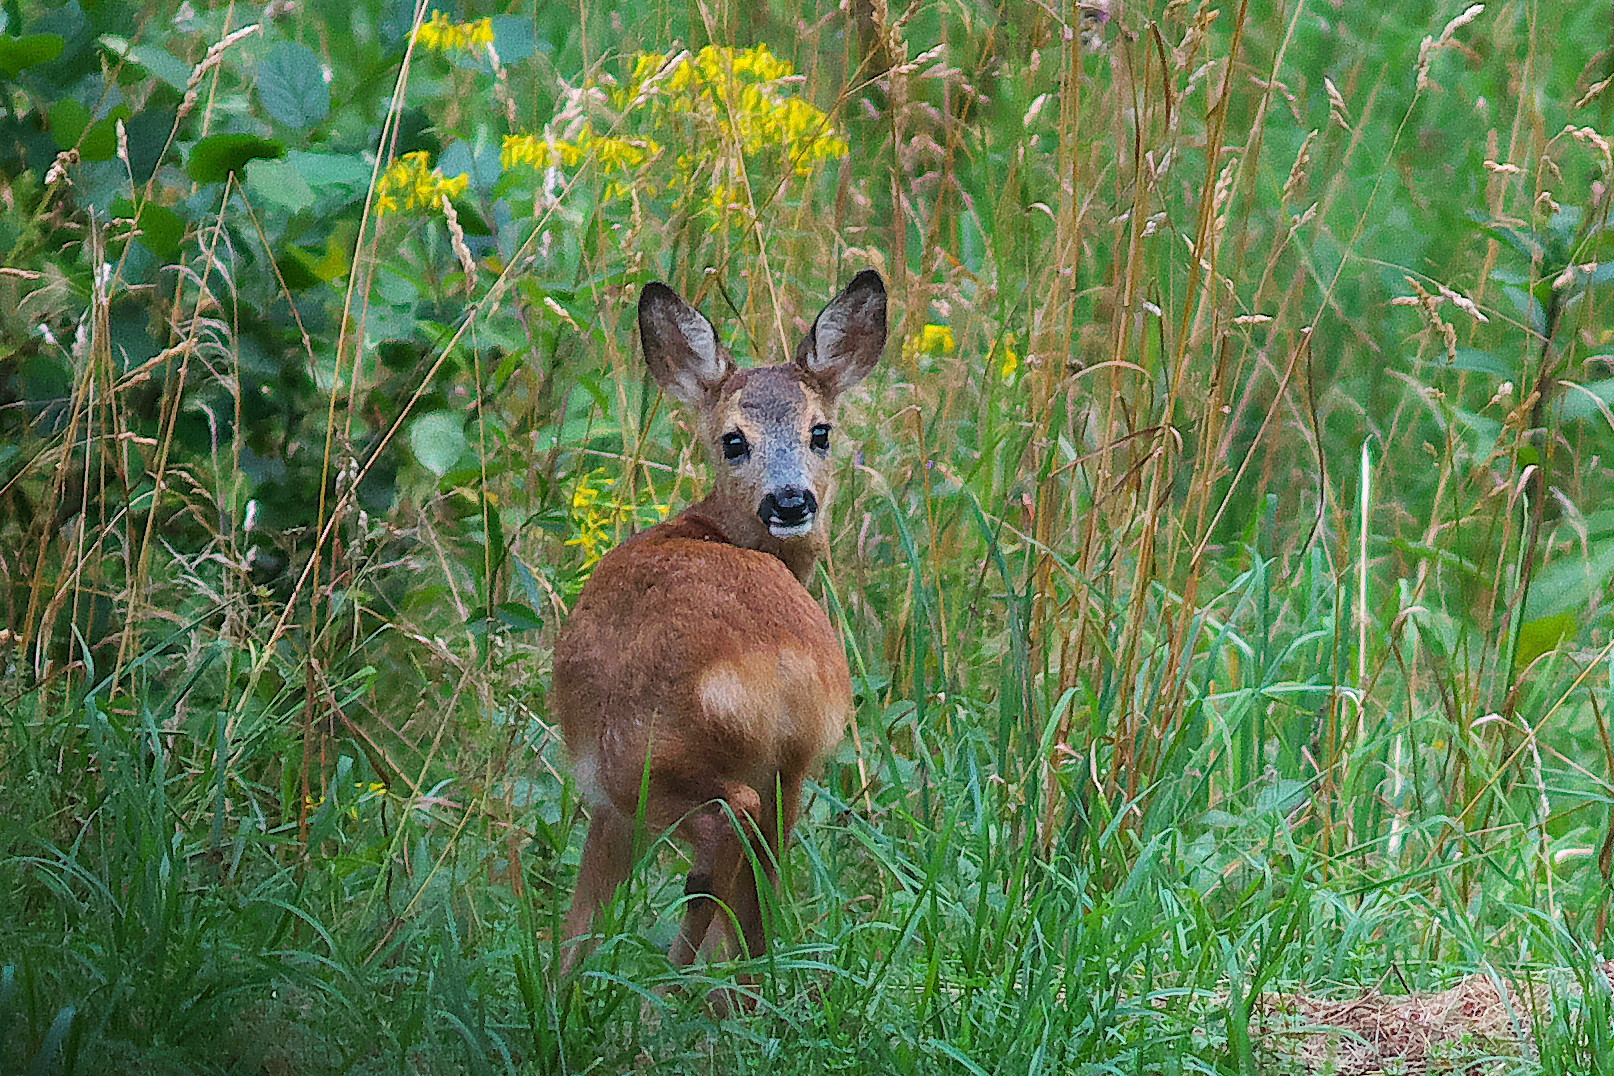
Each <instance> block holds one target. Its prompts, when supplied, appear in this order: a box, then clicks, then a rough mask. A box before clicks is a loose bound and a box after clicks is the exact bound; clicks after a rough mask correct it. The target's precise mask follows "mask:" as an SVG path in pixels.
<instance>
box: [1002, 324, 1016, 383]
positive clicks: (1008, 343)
mask: <svg viewBox="0 0 1614 1076" xmlns="http://www.w3.org/2000/svg"><path fill="white" fill-rule="evenodd" d="M1018 369H1020V353H1019V352H1018V351H1016V350H1014V334H1013V333H1004V334H1003V335H1002V336H1000V337H998V376H999V377H1001V378H1002V379H1003V380H1004V381H1005V382H1010V381H1013V380H1014V373H1015V371H1016V370H1018Z"/></svg>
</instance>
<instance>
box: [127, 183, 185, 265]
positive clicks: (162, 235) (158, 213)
mask: <svg viewBox="0 0 1614 1076" xmlns="http://www.w3.org/2000/svg"><path fill="white" fill-rule="evenodd" d="M112 215H113V216H115V217H123V218H125V219H128V218H134V220H135V229H136V230H137V231H138V232H139V233H140V234H139V235H137V236H135V238H136V239H138V240H139V241H140V242H141V244H142V245H144V246H145V248H146V249H147V250H149V251H151V252H152V253H153V254H155V255H157V257H159V258H162V259H164V260H169V259H172V258H174V257H175V256H176V255H178V253H179V244H180V242H181V241H182V240H183V239H184V238H185V222H184V221H183V220H181V219H180V217H179V214H178V213H175V212H174V211H173V210H172V209H169V208H168V207H167V206H164V205H158V204H157V203H156V202H153V201H149V200H148V201H147V202H146V203H145V204H144V205H142V206H141V207H140V213H139V215H138V216H136V214H135V207H134V203H133V202H131V201H129V199H127V198H119V199H118V200H117V201H116V202H113V203H112Z"/></svg>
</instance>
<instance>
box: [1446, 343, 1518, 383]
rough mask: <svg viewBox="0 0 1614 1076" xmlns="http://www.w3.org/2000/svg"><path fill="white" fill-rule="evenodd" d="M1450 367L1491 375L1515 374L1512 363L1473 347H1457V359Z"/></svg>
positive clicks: (1507, 375)
mask: <svg viewBox="0 0 1614 1076" xmlns="http://www.w3.org/2000/svg"><path fill="white" fill-rule="evenodd" d="M1452 369H1454V370H1468V371H1470V372H1471V373H1476V374H1490V375H1491V376H1492V377H1514V376H1516V371H1515V370H1514V369H1513V364H1512V363H1510V362H1509V361H1508V360H1506V359H1504V358H1502V357H1501V356H1499V355H1494V354H1492V353H1491V352H1489V351H1481V350H1479V349H1478V348H1473V347H1460V348H1458V349H1457V359H1456V361H1455V362H1453V363H1452Z"/></svg>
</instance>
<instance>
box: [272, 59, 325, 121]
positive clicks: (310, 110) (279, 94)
mask: <svg viewBox="0 0 1614 1076" xmlns="http://www.w3.org/2000/svg"><path fill="white" fill-rule="evenodd" d="M258 100H259V101H261V102H262V103H263V107H264V111H266V112H268V113H269V115H271V116H273V117H274V118H275V119H277V120H279V121H280V122H281V123H284V124H285V125H286V126H287V127H296V128H298V129H299V130H301V129H303V128H307V127H312V126H314V125H315V124H317V123H319V122H320V121H321V120H323V119H324V118H325V117H326V116H327V115H329V114H330V111H331V88H330V87H329V86H327V85H326V84H325V73H324V71H323V70H322V69H321V68H320V64H319V57H318V56H315V55H314V50H313V49H311V48H309V47H308V46H307V45H303V44H299V43H298V42H296V41H282V42H281V43H280V44H278V45H276V46H275V47H274V48H273V49H270V50H269V55H267V56H265V57H264V58H263V59H262V60H260V61H259V62H258Z"/></svg>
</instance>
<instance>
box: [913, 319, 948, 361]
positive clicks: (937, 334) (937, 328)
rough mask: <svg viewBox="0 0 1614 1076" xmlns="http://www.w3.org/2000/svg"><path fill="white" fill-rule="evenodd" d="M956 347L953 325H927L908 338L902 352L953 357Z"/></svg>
mask: <svg viewBox="0 0 1614 1076" xmlns="http://www.w3.org/2000/svg"><path fill="white" fill-rule="evenodd" d="M956 346H957V345H956V344H954V342H953V328H952V326H951V325H926V326H925V327H924V328H922V329H920V330H919V331H918V332H917V333H915V334H914V335H913V336H910V337H908V340H907V342H906V343H904V344H903V346H902V350H903V351H904V352H905V353H907V354H908V355H951V354H952V353H953V349H954V348H955V347H956Z"/></svg>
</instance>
